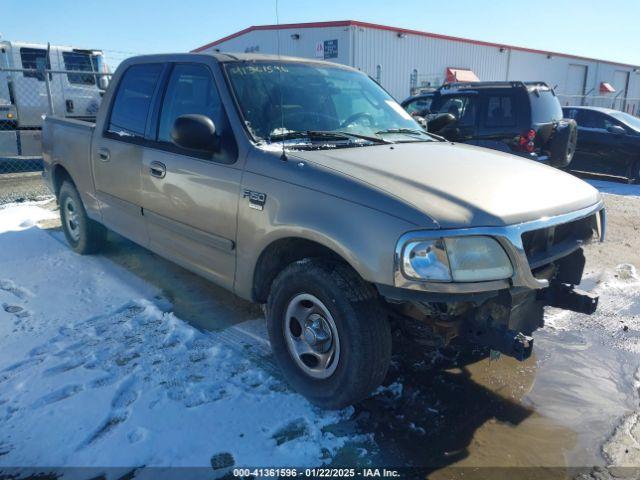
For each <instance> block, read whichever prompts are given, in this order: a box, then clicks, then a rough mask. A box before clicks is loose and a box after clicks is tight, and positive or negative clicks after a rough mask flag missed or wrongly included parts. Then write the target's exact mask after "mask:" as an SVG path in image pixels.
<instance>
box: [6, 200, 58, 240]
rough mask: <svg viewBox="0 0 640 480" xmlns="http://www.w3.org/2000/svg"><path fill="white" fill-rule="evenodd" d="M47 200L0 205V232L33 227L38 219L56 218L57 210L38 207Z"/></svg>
mask: <svg viewBox="0 0 640 480" xmlns="http://www.w3.org/2000/svg"><path fill="white" fill-rule="evenodd" d="M47 202H48V200H45V201H42V202H30V203H9V204H6V205H2V206H0V233H4V232H9V231H17V230H24V229H25V228H30V227H33V226H34V225H35V224H36V223H37V222H39V221H40V220H49V219H54V218H57V217H58V213H57V212H52V211H50V210H46V209H44V208H40V206H39V205H41V204H43V203H47Z"/></svg>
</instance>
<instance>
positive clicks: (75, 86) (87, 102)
mask: <svg viewBox="0 0 640 480" xmlns="http://www.w3.org/2000/svg"><path fill="white" fill-rule="evenodd" d="M58 59H59V62H60V65H61V66H62V70H72V71H74V72H75V71H77V72H78V73H67V74H62V75H60V81H61V92H62V104H63V106H62V108H63V111H61V112H60V115H65V116H66V117H68V118H80V119H92V118H94V117H95V116H96V113H97V112H98V107H99V106H100V100H101V96H100V90H99V88H98V77H97V76H95V75H92V74H91V72H94V71H97V69H96V68H95V65H94V61H93V55H92V54H91V52H89V51H84V50H71V49H68V50H59V51H58Z"/></svg>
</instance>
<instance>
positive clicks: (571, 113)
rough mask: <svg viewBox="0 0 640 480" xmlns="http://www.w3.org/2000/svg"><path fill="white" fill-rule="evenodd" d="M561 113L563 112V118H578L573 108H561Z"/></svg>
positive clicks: (576, 111)
mask: <svg viewBox="0 0 640 480" xmlns="http://www.w3.org/2000/svg"><path fill="white" fill-rule="evenodd" d="M562 113H563V114H564V116H565V118H572V119H573V120H576V118H578V110H576V109H575V108H563V109H562ZM576 121H577V120H576Z"/></svg>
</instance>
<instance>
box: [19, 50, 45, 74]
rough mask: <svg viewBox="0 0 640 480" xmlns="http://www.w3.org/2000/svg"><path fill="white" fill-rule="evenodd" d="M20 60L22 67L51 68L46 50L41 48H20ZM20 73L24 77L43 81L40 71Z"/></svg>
mask: <svg viewBox="0 0 640 480" xmlns="http://www.w3.org/2000/svg"><path fill="white" fill-rule="evenodd" d="M20 60H21V61H22V68H25V69H33V70H42V69H45V68H48V69H51V62H50V61H49V57H48V56H47V51H46V50H44V49H41V48H21V49H20ZM22 74H23V75H24V76H25V78H37V79H38V80H39V81H41V82H44V75H43V74H42V73H40V72H23V73H22Z"/></svg>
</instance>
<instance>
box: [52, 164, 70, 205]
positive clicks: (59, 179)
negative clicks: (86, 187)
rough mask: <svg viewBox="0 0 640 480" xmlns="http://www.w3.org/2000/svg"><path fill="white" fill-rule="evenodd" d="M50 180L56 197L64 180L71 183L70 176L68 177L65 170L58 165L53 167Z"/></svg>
mask: <svg viewBox="0 0 640 480" xmlns="http://www.w3.org/2000/svg"><path fill="white" fill-rule="evenodd" d="M52 178H53V189H54V193H55V195H56V197H57V196H58V193H60V187H62V184H63V183H64V182H65V180H69V181H70V182H71V183H73V179H72V178H71V175H69V172H68V171H67V169H66V168H64V167H63V166H62V165H59V164H58V165H56V166H55V167H53V173H52Z"/></svg>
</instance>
